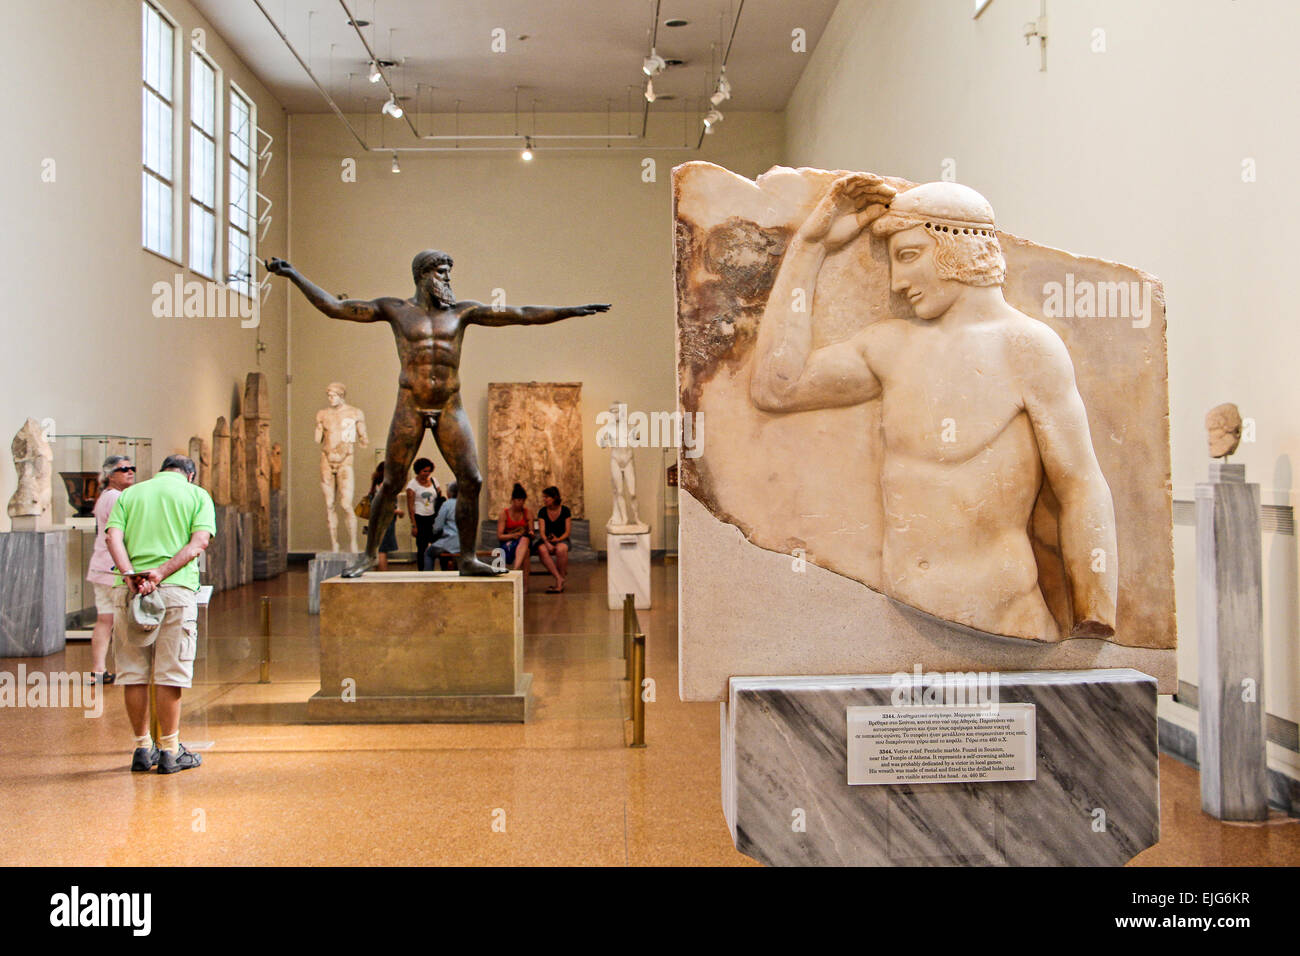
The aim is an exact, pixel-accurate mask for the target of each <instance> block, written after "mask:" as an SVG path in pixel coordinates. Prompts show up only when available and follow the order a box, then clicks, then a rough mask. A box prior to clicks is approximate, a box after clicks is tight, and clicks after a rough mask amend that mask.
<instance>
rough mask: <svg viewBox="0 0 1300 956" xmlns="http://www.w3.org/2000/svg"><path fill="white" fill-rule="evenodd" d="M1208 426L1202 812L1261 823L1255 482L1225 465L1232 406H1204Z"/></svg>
mask: <svg viewBox="0 0 1300 956" xmlns="http://www.w3.org/2000/svg"><path fill="white" fill-rule="evenodd" d="M1205 427H1206V430H1207V431H1208V433H1209V446H1210V455H1211V457H1212V458H1214V459H1216V460H1214V461H1212V462H1211V463H1210V480H1209V482H1205V483H1200V484H1197V486H1196V574H1197V588H1196V617H1197V623H1198V632H1199V640H1198V644H1199V647H1198V650H1199V671H1200V673H1199V677H1198V686H1199V704H1198V707H1199V713H1200V739H1199V750H1200V764H1201V808H1202V809H1203V810H1204V811H1205V812H1206V813H1208V814H1210V815H1211V816H1214V817H1217V818H1218V819H1220V820H1266V819H1268V764H1267V757H1266V751H1265V743H1264V635H1263V549H1262V541H1261V536H1260V527H1259V485H1257V484H1247V483H1246V466H1245V465H1230V464H1228V463H1227V461H1226V459H1227V457H1228V456H1229V455H1231V454H1232V453H1233V452H1234V451H1236V450H1237V444H1238V443H1239V442H1240V440H1241V415H1240V413H1239V412H1238V411H1237V407H1236V406H1235V405H1232V404H1224V405H1218V406H1215V407H1214V408H1212V409H1210V411H1209V413H1208V414H1207V415H1206V416H1205ZM1218 459H1225V460H1222V461H1221V460H1218Z"/></svg>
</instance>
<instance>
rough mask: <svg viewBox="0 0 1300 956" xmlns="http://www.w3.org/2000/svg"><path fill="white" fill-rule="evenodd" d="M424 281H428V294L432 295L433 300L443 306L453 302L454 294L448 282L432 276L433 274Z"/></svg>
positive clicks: (454, 299) (454, 300)
mask: <svg viewBox="0 0 1300 956" xmlns="http://www.w3.org/2000/svg"><path fill="white" fill-rule="evenodd" d="M425 281H427V282H428V290H429V295H431V296H432V297H433V300H434V301H435V302H437V303H438V304H439V305H441V306H443V307H444V308H445V307H447V306H450V305H454V304H455V302H456V296H455V294H454V293H453V292H452V291H451V283H450V282H443V281H442V280H441V279H437V278H434V277H433V276H430V277H429V278H428V279H427V280H425Z"/></svg>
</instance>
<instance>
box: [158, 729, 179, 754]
mask: <svg viewBox="0 0 1300 956" xmlns="http://www.w3.org/2000/svg"><path fill="white" fill-rule="evenodd" d="M158 749H159V750H166V751H168V752H169V753H180V749H181V733H180V731H179V730H178V731H176V733H174V734H168V735H167V736H166V737H163V738H161V739H160V740H159V741H158Z"/></svg>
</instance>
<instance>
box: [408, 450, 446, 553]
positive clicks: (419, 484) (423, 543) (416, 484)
mask: <svg viewBox="0 0 1300 956" xmlns="http://www.w3.org/2000/svg"><path fill="white" fill-rule="evenodd" d="M441 504H442V489H441V488H439V487H438V483H437V482H436V481H434V480H433V462H431V461H430V460H429V459H427V458H417V459H416V460H415V477H414V478H412V479H411V480H410V482H408V483H407V485H406V507H407V510H408V511H410V513H411V534H413V535H415V566H416V567H417V568H419V569H420V570H421V571H423V570H424V565H425V558H424V552H425V551H426V550H428V547H429V545H431V544H433V522H434V520H435V519H436V518H437V517H438V506H439V505H441ZM430 570H432V568H430Z"/></svg>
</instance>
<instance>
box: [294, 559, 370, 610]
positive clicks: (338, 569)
mask: <svg viewBox="0 0 1300 956" xmlns="http://www.w3.org/2000/svg"><path fill="white" fill-rule="evenodd" d="M360 560H361V553H360V552H355V553H354V552H352V551H317V552H316V557H314V558H312V559H311V560H310V561H308V562H307V613H308V614H319V613H320V585H321V582H322V581H327V580H329V579H330V578H333V577H337V576H338V575H340V574H342V573H343V572H344V571H346V570H347V569H348V568H349V567H351V566H352V565H354V564H356V563H357V562H358V561H360Z"/></svg>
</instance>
